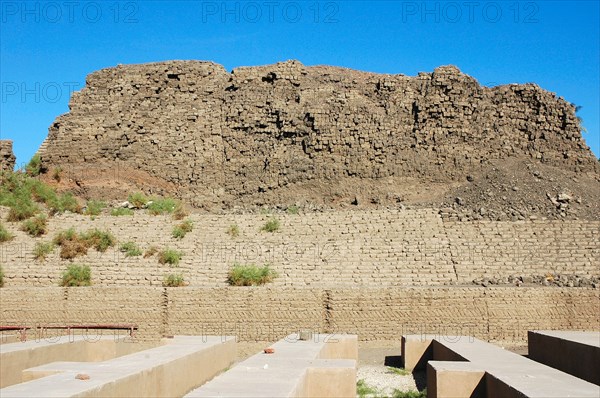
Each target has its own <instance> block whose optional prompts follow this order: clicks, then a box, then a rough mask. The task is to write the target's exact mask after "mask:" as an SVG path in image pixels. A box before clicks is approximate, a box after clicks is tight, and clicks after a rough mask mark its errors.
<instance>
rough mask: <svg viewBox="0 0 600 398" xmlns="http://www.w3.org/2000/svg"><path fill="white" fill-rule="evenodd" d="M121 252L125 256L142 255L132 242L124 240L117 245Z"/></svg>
mask: <svg viewBox="0 0 600 398" xmlns="http://www.w3.org/2000/svg"><path fill="white" fill-rule="evenodd" d="M119 250H121V252H123V253H125V256H126V257H136V256H141V255H142V250H141V249H140V248H139V247H138V245H136V244H135V243H133V242H126V243H123V244H122V245H121V247H119Z"/></svg>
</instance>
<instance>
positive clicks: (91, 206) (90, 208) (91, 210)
mask: <svg viewBox="0 0 600 398" xmlns="http://www.w3.org/2000/svg"><path fill="white" fill-rule="evenodd" d="M105 207H106V203H104V202H101V201H98V200H90V201H88V202H87V205H86V209H85V215H87V216H97V215H99V214H100V213H102V210H104V208H105Z"/></svg>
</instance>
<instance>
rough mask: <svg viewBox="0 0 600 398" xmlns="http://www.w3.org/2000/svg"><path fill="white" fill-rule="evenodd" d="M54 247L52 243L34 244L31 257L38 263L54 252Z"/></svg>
mask: <svg viewBox="0 0 600 398" xmlns="http://www.w3.org/2000/svg"><path fill="white" fill-rule="evenodd" d="M55 247H56V246H54V244H53V243H52V242H46V243H43V242H38V243H36V244H35V248H34V249H33V256H34V257H35V259H36V260H38V261H44V260H45V259H46V257H48V255H49V254H50V253H52V252H53V251H54V248H55Z"/></svg>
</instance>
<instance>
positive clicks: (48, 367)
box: [0, 336, 236, 397]
mask: <svg viewBox="0 0 600 398" xmlns="http://www.w3.org/2000/svg"><path fill="white" fill-rule="evenodd" d="M30 343H35V342H30ZM14 344H16V345H19V344H21V343H14ZM38 344H39V343H38ZM66 344H73V343H66ZM94 344H97V343H89V342H87V343H86V342H83V343H78V344H76V345H74V346H73V345H69V346H65V343H62V344H61V343H54V344H46V346H47V347H52V346H54V350H55V351H57V352H62V353H65V352H67V351H73V350H74V351H79V352H80V354H79V355H80V357H83V355H82V352H83V351H86V350H88V351H89V349H90V347H95V346H94ZM161 344H162V345H161V346H159V347H155V348H151V349H148V350H144V351H141V352H136V353H133V354H129V355H124V356H121V357H118V358H114V359H110V360H105V361H102V362H99V363H91V362H51V363H47V362H48V361H49V360H51V359H48V358H54V355H55V354H53V356H50V355H47V356H46V358H47V359H46V363H45V364H44V365H40V366H35V367H31V368H28V369H24V370H22V372H21V379H22V380H23V381H24V382H22V383H20V384H14V385H12V386H10V387H6V388H3V389H1V390H0V396H2V397H33V396H45V397H75V396H76V397H125V396H135V397H173V396H183V395H184V394H186V393H187V392H189V391H190V390H192V389H194V388H196V387H198V386H200V385H202V384H203V383H205V382H206V381H207V380H210V379H211V378H213V377H214V376H215V375H216V374H218V373H219V372H221V371H223V370H224V369H225V368H227V367H228V366H229V365H231V364H232V363H233V361H234V359H235V355H236V348H235V340H234V338H232V337H227V338H222V337H195V336H176V337H175V338H172V339H163V340H162V341H161ZM12 345H13V344H7V345H4V346H2V349H4V348H13V347H10V346H12ZM132 345H135V344H132ZM14 348H15V349H14V351H15V352H18V351H19V350H18V349H16V347H14ZM40 350H41V349H39V348H38V349H37V351H38V352H41V351H40ZM20 351H23V350H20ZM30 351H31V352H35V351H36V349H32V350H30ZM46 351H47V350H46ZM92 351H98V350H92ZM39 355H40V354H38V356H39ZM113 356H114V355H113ZM63 358H64V357H63ZM6 362H8V361H6ZM2 363H3V364H4V363H5V361H4V357H3V360H2ZM11 363H13V362H12V361H11V362H9V364H11ZM7 367H10V365H7ZM19 367H20V368H22V367H23V366H19ZM12 373H13V374H12V375H11V376H12V377H13V378H14V377H16V376H15V375H14V373H16V372H15V371H12ZM2 378H3V379H4V373H3V374H2ZM27 380H29V381H27Z"/></svg>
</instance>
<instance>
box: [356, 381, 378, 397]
mask: <svg viewBox="0 0 600 398" xmlns="http://www.w3.org/2000/svg"><path fill="white" fill-rule="evenodd" d="M378 394H379V391H378V390H377V389H376V388H374V387H371V386H370V385H368V384H367V383H366V382H365V381H364V379H360V380H358V381H357V382H356V395H358V396H359V397H360V398H364V397H366V396H367V395H378Z"/></svg>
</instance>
